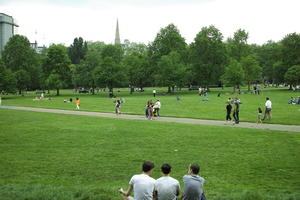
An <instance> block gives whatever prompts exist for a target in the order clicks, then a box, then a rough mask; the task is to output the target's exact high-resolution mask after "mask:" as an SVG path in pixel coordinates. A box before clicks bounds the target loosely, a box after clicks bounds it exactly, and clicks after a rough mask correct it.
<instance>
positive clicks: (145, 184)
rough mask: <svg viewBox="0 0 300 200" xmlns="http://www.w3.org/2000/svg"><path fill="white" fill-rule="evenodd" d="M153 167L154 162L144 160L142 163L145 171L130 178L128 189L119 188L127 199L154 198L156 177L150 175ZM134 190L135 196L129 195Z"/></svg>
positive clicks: (150, 199) (144, 199)
mask: <svg viewBox="0 0 300 200" xmlns="http://www.w3.org/2000/svg"><path fill="white" fill-rule="evenodd" d="M153 168H154V163H152V162H150V161H144V163H143V165H142V170H143V173H142V174H138V175H134V176H133V177H132V178H131V179H130V181H129V187H128V190H127V191H124V190H123V188H121V189H119V192H120V193H121V194H122V195H123V196H124V199H125V200H141V199H143V200H153V193H154V184H155V179H154V178H151V177H150V175H151V174H152V171H153ZM132 190H133V191H134V197H131V196H129V195H130V193H131V192H132Z"/></svg>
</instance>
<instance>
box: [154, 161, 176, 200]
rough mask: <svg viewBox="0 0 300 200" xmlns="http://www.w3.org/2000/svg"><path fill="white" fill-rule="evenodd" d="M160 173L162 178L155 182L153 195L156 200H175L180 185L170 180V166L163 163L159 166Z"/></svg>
mask: <svg viewBox="0 0 300 200" xmlns="http://www.w3.org/2000/svg"><path fill="white" fill-rule="evenodd" d="M160 171H161V172H162V174H163V176H162V177H160V178H159V179H157V180H156V182H155V187H154V188H155V189H154V194H155V197H156V199H157V200H167V199H168V200H169V199H170V200H176V199H178V195H179V194H180V185H179V182H178V180H176V179H174V178H172V177H171V176H170V173H171V171H172V167H171V165H169V164H167V163H165V164H163V165H162V166H161V168H160Z"/></svg>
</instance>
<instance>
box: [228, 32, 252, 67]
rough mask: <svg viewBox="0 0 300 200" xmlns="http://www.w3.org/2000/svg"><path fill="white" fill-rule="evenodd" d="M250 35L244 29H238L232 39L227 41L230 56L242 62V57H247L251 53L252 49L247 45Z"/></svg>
mask: <svg viewBox="0 0 300 200" xmlns="http://www.w3.org/2000/svg"><path fill="white" fill-rule="evenodd" d="M248 38H249V33H248V32H246V31H245V30H243V29H238V30H237V31H236V32H235V33H234V35H233V37H232V38H228V40H227V49H228V52H229V56H230V57H231V58H234V59H236V60H237V61H238V62H239V61H241V59H242V57H246V56H248V55H249V54H250V53H251V48H250V46H249V45H248V44H247V41H248Z"/></svg>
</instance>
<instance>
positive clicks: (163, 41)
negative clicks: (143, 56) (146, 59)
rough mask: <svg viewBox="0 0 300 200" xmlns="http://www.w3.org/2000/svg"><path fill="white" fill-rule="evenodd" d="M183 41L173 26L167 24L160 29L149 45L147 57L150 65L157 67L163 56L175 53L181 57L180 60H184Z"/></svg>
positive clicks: (184, 45) (184, 44) (184, 47)
mask: <svg viewBox="0 0 300 200" xmlns="http://www.w3.org/2000/svg"><path fill="white" fill-rule="evenodd" d="M186 47H187V44H186V42H185V39H184V38H183V37H182V36H181V34H180V32H179V30H178V29H177V27H176V26H175V25H174V24H169V25H168V26H166V27H165V28H162V29H160V31H159V33H157V35H156V37H155V39H154V41H153V42H152V43H151V44H150V45H149V55H150V59H151V65H153V66H157V64H158V62H159V60H160V58H161V57H162V56H164V55H168V54H170V53H171V52H172V51H176V52H177V53H179V55H180V56H181V58H180V59H181V60H185V59H186V55H187V52H186Z"/></svg>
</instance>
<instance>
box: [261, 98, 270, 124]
mask: <svg viewBox="0 0 300 200" xmlns="http://www.w3.org/2000/svg"><path fill="white" fill-rule="evenodd" d="M271 111H272V102H271V100H270V98H269V97H267V98H266V103H265V115H264V118H263V119H262V120H265V119H266V117H267V116H268V118H269V120H271V119H272V115H271Z"/></svg>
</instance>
